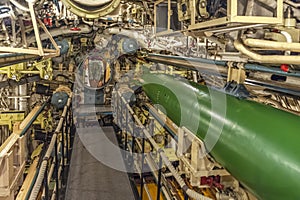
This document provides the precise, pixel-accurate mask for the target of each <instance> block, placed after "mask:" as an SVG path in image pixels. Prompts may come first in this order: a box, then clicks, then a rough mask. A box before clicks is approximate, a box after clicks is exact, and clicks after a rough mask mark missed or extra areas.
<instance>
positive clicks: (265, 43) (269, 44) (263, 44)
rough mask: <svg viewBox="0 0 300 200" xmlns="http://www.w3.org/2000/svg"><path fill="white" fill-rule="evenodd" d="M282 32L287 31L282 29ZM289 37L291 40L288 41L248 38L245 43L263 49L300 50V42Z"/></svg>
mask: <svg viewBox="0 0 300 200" xmlns="http://www.w3.org/2000/svg"><path fill="white" fill-rule="evenodd" d="M281 32H282V33H284V32H285V31H281ZM285 37H286V35H285ZM286 38H287V37H286ZM287 39H288V40H289V41H287V42H276V41H270V40H261V39H252V38H247V39H245V40H244V44H245V45H247V46H249V47H258V48H263V49H267V50H278V51H294V52H300V43H297V42H291V40H290V39H289V38H287ZM276 56H277V55H276Z"/></svg>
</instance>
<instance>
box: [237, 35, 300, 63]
mask: <svg viewBox="0 0 300 200" xmlns="http://www.w3.org/2000/svg"><path fill="white" fill-rule="evenodd" d="M234 47H235V48H236V49H237V50H238V51H240V52H241V53H243V54H245V55H247V56H248V57H250V58H251V59H253V60H255V61H257V62H260V63H269V64H297V65H299V64H300V56H285V55H260V54H257V53H255V52H254V51H251V50H250V49H248V48H247V47H245V46H244V45H243V44H242V43H241V42H240V41H238V40H236V41H234Z"/></svg>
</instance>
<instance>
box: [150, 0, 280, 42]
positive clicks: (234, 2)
mask: <svg viewBox="0 0 300 200" xmlns="http://www.w3.org/2000/svg"><path fill="white" fill-rule="evenodd" d="M164 2H167V3H168V13H167V15H168V27H167V30H166V31H162V32H159V33H157V30H156V25H157V23H156V20H157V10H156V6H157V5H159V4H161V3H164ZM195 5H196V0H191V1H190V10H191V20H190V23H191V24H190V25H189V27H188V30H196V29H205V28H212V27H215V26H221V25H224V26H225V25H235V26H248V25H251V24H260V25H264V24H274V25H276V24H283V19H284V18H283V0H277V15H276V17H264V16H239V15H238V12H237V10H238V0H227V16H226V17H221V18H217V19H212V20H208V21H203V22H199V23H196V6H195ZM171 15H172V10H171V0H158V1H156V2H155V3H154V32H155V34H156V36H165V35H170V34H172V33H173V32H174V31H173V30H172V29H171V25H170V23H171V22H170V19H171ZM227 28H228V27H227ZM236 28H238V27H236Z"/></svg>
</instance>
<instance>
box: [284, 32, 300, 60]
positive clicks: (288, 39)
mask: <svg viewBox="0 0 300 200" xmlns="http://www.w3.org/2000/svg"><path fill="white" fill-rule="evenodd" d="M280 33H281V34H282V35H283V36H284V37H285V39H286V42H287V43H288V44H289V43H292V42H293V38H292V36H291V34H289V33H288V32H286V31H280ZM296 44H299V43H296ZM285 55H291V51H290V50H289V51H286V52H285Z"/></svg>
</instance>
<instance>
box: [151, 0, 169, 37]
mask: <svg viewBox="0 0 300 200" xmlns="http://www.w3.org/2000/svg"><path fill="white" fill-rule="evenodd" d="M164 2H167V3H168V13H167V15H168V25H167V30H166V31H162V32H159V33H157V32H156V27H157V23H156V20H157V9H156V6H157V5H159V4H161V3H164ZM171 16H172V9H171V0H158V1H156V2H155V3H154V32H155V34H156V36H160V35H168V34H171V33H173V30H172V29H171Z"/></svg>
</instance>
